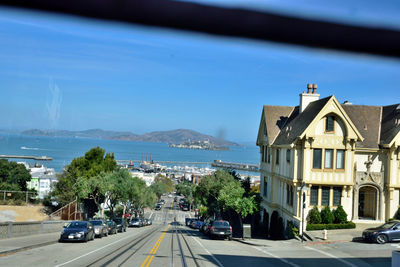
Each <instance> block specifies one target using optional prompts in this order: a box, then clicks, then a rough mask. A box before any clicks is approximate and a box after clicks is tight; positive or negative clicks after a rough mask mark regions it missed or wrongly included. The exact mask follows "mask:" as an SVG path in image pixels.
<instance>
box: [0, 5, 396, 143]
mask: <svg viewBox="0 0 400 267" xmlns="http://www.w3.org/2000/svg"><path fill="white" fill-rule="evenodd" d="M202 2H206V3H208V2H210V1H206V0H204V1H202ZM213 2H217V3H218V4H221V5H226V4H227V2H228V1H224V0H219V1H216V0H213ZM232 2H233V3H234V4H235V5H239V6H241V5H243V4H242V2H241V1H229V2H228V4H229V5H232ZM279 2H280V1H279ZM279 2H278V1H266V2H265V3H268V4H263V5H260V2H259V1H248V2H247V3H248V4H247V5H248V6H249V7H250V8H257V9H268V10H272V11H279V12H282V13H290V14H294V15H298V16H306V17H308V16H311V15H312V16H315V17H317V18H321V17H324V18H325V19H328V20H342V21H346V22H347V21H351V22H352V23H357V24H369V25H381V26H382V25H383V26H386V27H393V28H396V27H398V26H399V25H400V17H399V16H398V14H399V4H396V2H394V1H388V2H387V3H385V2H380V4H379V5H378V4H377V3H374V2H368V1H355V2H354V3H355V4H354V3H353V4H349V3H347V1H336V2H329V3H327V2H326V1H323V2H324V3H319V2H321V1H304V0H303V1H291V0H290V1H284V2H285V3H279ZM334 3H336V5H335V4H334ZM384 3H385V4H384ZM294 10H295V11H296V12H295V11H294ZM332 10H333V11H334V12H332ZM328 14H330V15H331V16H328ZM307 83H317V84H318V93H320V94H321V97H326V96H329V95H332V94H333V95H335V96H336V97H337V98H338V100H339V101H340V102H343V101H345V100H348V101H350V102H352V103H353V104H360V105H389V104H394V103H400V89H399V88H400V60H398V59H390V58H383V57H376V56H367V55H360V54H350V53H342V52H334V51H326V50H321V49H310V48H302V47H297V46H291V45H283V44H277V43H270V42H259V41H249V40H243V39H236V38H225V37H215V36H210V35H206V34H197V33H187V32H180V31H172V30H165V29H157V28H152V27H143V26H135V25H126V24H121V23H110V22H103V21H98V20H88V19H82V18H77V17H69V16H59V15H57V16H56V15H49V14H44V13H35V12H27V11H23V12H22V11H20V10H15V9H6V8H0V88H1V89H0V90H1V91H0V92H1V95H0V113H1V116H0V129H18V130H22V129H30V128H39V129H66V130H86V129H91V128H101V129H105V130H115V131H131V132H134V133H138V134H143V133H146V132H151V131H158V130H172V129H178V128H187V129H193V130H196V131H199V132H201V133H205V134H211V135H222V136H223V137H225V138H227V139H229V140H233V141H239V142H240V141H252V142H255V139H256V135H257V130H258V126H259V121H260V116H261V110H262V106H263V105H264V104H268V105H288V106H296V105H298V104H299V94H300V93H301V92H302V91H304V90H306V84H307Z"/></svg>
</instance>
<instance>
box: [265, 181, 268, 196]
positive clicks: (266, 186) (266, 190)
mask: <svg viewBox="0 0 400 267" xmlns="http://www.w3.org/2000/svg"><path fill="white" fill-rule="evenodd" d="M267 192H268V183H267V182H266V181H264V196H265V197H267Z"/></svg>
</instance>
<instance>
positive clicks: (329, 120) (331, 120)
mask: <svg viewBox="0 0 400 267" xmlns="http://www.w3.org/2000/svg"><path fill="white" fill-rule="evenodd" d="M334 131H335V117H333V116H327V117H326V123H325V132H328V133H329V132H334Z"/></svg>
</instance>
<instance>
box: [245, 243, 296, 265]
mask: <svg viewBox="0 0 400 267" xmlns="http://www.w3.org/2000/svg"><path fill="white" fill-rule="evenodd" d="M251 247H252V248H254V249H257V250H258V251H260V252H262V253H264V254H267V255H269V256H271V257H273V258H275V259H277V260H280V261H282V262H284V263H285V264H287V265H291V266H293V267H300V265H297V264H296V263H293V262H290V261H288V260H286V259H282V258H281V257H279V256H277V255H274V254H272V253H271V252H268V251H265V250H263V249H261V248H258V247H255V246H251Z"/></svg>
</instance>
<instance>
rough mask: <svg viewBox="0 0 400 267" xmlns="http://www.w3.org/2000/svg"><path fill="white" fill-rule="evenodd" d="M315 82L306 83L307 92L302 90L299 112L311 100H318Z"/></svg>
mask: <svg viewBox="0 0 400 267" xmlns="http://www.w3.org/2000/svg"><path fill="white" fill-rule="evenodd" d="M317 87H318V86H317V84H316V83H314V84H311V83H309V84H307V93H306V92H304V91H303V93H302V94H300V113H301V112H303V111H304V110H305V109H306V107H307V106H308V104H310V103H311V102H313V101H316V100H319V94H317Z"/></svg>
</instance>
